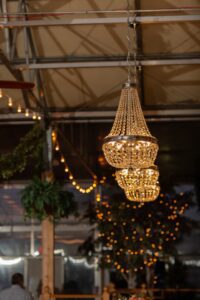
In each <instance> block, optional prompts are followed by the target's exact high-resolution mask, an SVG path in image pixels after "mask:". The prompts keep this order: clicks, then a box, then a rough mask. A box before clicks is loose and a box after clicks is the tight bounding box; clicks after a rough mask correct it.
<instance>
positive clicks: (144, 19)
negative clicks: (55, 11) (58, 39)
mask: <svg viewBox="0 0 200 300" xmlns="http://www.w3.org/2000/svg"><path fill="white" fill-rule="evenodd" d="M197 21H200V15H177V16H136V17H130V22H137V23H141V24H155V23H158V24H160V23H172V22H197ZM126 23H127V18H126V17H113V18H87V19H86V18H85V19H81V18H76V19H75V18H74V19H72V18H71V19H60V20H58V19H55V20H51V19H45V20H16V21H0V27H1V28H6V27H9V28H14V27H27V26H28V27H29V26H31V27H34V26H36V27H38V26H64V25H70V26H72V25H97V24H104V25H105V24H126Z"/></svg>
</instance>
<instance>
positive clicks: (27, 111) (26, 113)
mask: <svg viewBox="0 0 200 300" xmlns="http://www.w3.org/2000/svg"><path fill="white" fill-rule="evenodd" d="M25 116H26V117H29V110H28V108H26V110H25Z"/></svg>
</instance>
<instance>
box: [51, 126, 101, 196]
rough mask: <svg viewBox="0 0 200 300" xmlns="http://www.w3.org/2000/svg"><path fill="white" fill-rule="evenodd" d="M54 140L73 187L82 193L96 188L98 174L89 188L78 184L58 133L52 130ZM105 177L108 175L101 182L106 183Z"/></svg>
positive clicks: (87, 192)
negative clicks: (63, 151)
mask: <svg viewBox="0 0 200 300" xmlns="http://www.w3.org/2000/svg"><path fill="white" fill-rule="evenodd" d="M52 142H53V145H54V149H55V151H57V152H59V154H60V163H61V164H62V166H63V167H64V171H65V173H66V174H67V176H68V179H69V181H70V182H71V184H72V185H73V187H75V189H76V190H77V191H78V192H80V193H82V194H89V193H91V192H92V191H93V190H94V189H96V187H97V176H96V175H94V176H93V182H92V184H91V185H90V186H88V187H87V188H83V187H81V186H80V185H79V184H78V182H77V180H76V179H75V178H74V176H73V174H72V172H71V170H70V168H69V166H68V164H67V162H66V159H65V157H64V155H63V154H62V153H61V150H60V145H59V142H58V140H57V135H56V132H55V131H53V132H52ZM105 179H106V177H103V178H102V180H101V181H100V183H101V184H102V183H105ZM97 199H99V198H97ZM98 201H100V200H98Z"/></svg>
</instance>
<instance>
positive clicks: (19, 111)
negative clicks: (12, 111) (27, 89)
mask: <svg viewBox="0 0 200 300" xmlns="http://www.w3.org/2000/svg"><path fill="white" fill-rule="evenodd" d="M17 112H18V113H21V112H22V108H21V105H18V108H17Z"/></svg>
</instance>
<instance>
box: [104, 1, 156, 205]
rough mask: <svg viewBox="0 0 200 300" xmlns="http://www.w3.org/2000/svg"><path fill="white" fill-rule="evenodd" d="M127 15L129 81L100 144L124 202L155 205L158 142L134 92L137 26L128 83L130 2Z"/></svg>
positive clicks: (135, 85) (135, 86)
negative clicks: (122, 194) (114, 169)
mask: <svg viewBox="0 0 200 300" xmlns="http://www.w3.org/2000/svg"><path fill="white" fill-rule="evenodd" d="M127 4H128V6H127V12H128V20H127V21H128V35H127V39H128V55H127V64H128V80H127V82H126V83H125V84H124V86H123V88H122V91H121V96H120V100H119V105H118V109H117V112H116V116H115V120H114V123H113V126H112V129H111V131H110V133H109V134H108V136H106V137H105V139H104V142H103V147H102V148H103V152H104V156H105V158H106V160H107V162H108V163H109V164H110V165H111V166H112V167H114V168H116V169H117V170H116V173H115V175H116V180H117V182H118V185H119V186H120V187H121V188H122V189H124V192H125V194H126V197H127V199H129V200H131V201H138V202H149V201H154V200H155V199H156V198H157V197H158V195H159V192H160V186H159V183H158V177H159V171H158V168H157V167H156V166H155V165H154V162H155V159H156V156H157V153H158V144H157V139H156V138H155V137H153V136H152V135H151V133H150V131H149V129H148V127H147V124H146V121H145V118H144V115H143V112H142V107H141V104H140V99H139V96H138V91H137V84H136V83H137V61H136V42H137V38H136V23H135V22H134V24H133V27H134V31H135V34H134V38H135V43H134V44H135V51H134V63H135V72H134V75H135V83H132V81H131V51H132V49H131V35H130V27H131V26H130V20H129V19H130V17H129V0H127Z"/></svg>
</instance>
